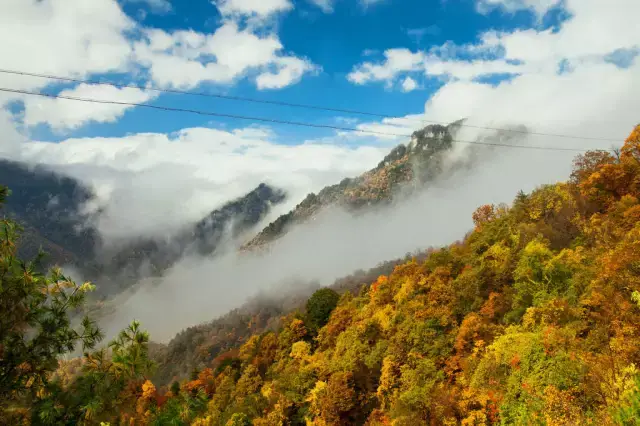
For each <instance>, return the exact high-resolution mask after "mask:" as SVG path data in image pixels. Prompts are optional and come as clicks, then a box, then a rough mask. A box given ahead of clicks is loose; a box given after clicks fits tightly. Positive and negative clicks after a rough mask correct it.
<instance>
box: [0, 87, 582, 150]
mask: <svg viewBox="0 0 640 426" xmlns="http://www.w3.org/2000/svg"><path fill="white" fill-rule="evenodd" d="M0 92H7V93H16V94H21V95H30V96H41V97H46V98H53V99H67V100H71V101H79V102H89V103H96V104H108V105H122V106H133V107H141V108H149V109H154V110H161V111H170V112H184V113H191V114H198V115H207V116H213V117H223V118H234V119H239V120H250V121H262V122H266V123H276V124H288V125H293V126H303V127H314V128H321V129H332V130H341V131H347V132H359V133H369V134H374V135H384V136H396V137H411V135H410V134H401V133H388V132H380V131H376V130H366V129H357V128H352V127H341V126H333V125H329V124H315V123H305V122H301V121H289V120H279V119H273V118H265V117H253V116H246V115H235V114H226V113H221V112H213V111H203V110H195V109H185V108H173V107H165V106H159V105H149V104H141V103H135V102H123V101H108V100H101V99H91V98H80V97H75V96H66V95H53V94H48V93H38V92H30V91H28V90H18V89H9V88H4V87H0ZM451 142H453V143H463V144H469V145H485V146H500V147H507V148H524V149H537V150H548V151H572V152H587V151H592V150H590V149H579V148H561V147H552V146H535V145H512V144H506V143H498V142H479V141H462V140H455V139H454V140H452V141H451Z"/></svg>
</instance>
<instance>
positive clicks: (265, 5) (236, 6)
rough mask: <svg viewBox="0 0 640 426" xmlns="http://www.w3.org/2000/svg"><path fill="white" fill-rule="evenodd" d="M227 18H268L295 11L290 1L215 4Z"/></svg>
mask: <svg viewBox="0 0 640 426" xmlns="http://www.w3.org/2000/svg"><path fill="white" fill-rule="evenodd" d="M213 3H214V4H215V5H216V6H217V7H218V9H219V10H220V13H221V14H222V15H225V16H247V15H248V16H252V15H253V16H257V17H260V18H265V17H268V16H270V15H272V14H274V13H279V12H286V11H288V10H291V9H293V4H292V3H291V2H290V1H289V0H217V1H214V2H213Z"/></svg>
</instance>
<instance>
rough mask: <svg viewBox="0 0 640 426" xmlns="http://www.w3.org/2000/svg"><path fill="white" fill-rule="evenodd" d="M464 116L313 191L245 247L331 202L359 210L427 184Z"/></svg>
mask: <svg viewBox="0 0 640 426" xmlns="http://www.w3.org/2000/svg"><path fill="white" fill-rule="evenodd" d="M461 124H462V120H460V121H457V122H454V123H452V124H450V125H448V126H442V125H437V124H435V125H429V126H426V127H425V128H423V129H421V130H418V131H415V132H413V134H412V136H411V140H410V142H409V143H408V144H407V145H404V144H400V145H398V146H397V147H395V148H394V149H393V150H391V152H390V153H389V154H388V155H387V156H386V157H384V159H383V160H382V161H380V163H379V164H378V165H377V166H376V167H375V168H373V169H371V170H369V171H367V172H365V173H364V174H362V175H361V176H358V177H356V178H346V179H343V180H342V181H341V182H340V183H338V184H336V185H332V186H328V187H325V188H323V189H322V190H321V191H320V192H319V193H318V194H317V195H316V194H314V193H311V194H309V195H307V197H306V198H305V199H304V200H303V201H302V202H301V203H300V204H298V205H297V206H296V207H295V208H294V209H293V210H291V211H290V212H288V213H286V214H284V215H282V216H280V217H278V218H277V219H276V220H275V221H273V222H271V223H270V224H269V225H267V226H266V227H265V228H264V229H263V230H262V231H261V232H260V233H259V234H258V235H256V236H255V237H254V238H252V239H251V240H250V241H248V242H247V243H245V244H244V245H243V249H244V250H253V249H259V248H261V247H264V246H265V245H267V244H269V243H270V242H273V241H275V240H276V239H278V238H280V237H282V236H283V235H284V234H286V232H287V231H288V230H289V229H290V228H291V226H293V225H296V224H300V223H303V222H306V221H308V220H309V219H310V218H312V217H313V216H315V215H316V214H317V213H319V212H320V211H322V210H325V209H326V208H328V207H330V206H340V207H342V208H345V209H347V210H348V211H354V212H355V211H358V210H362V209H365V208H368V207H371V206H374V205H381V204H388V203H391V202H392V201H393V200H394V198H397V197H399V196H402V195H407V192H411V191H412V190H414V189H416V188H420V187H422V186H424V185H425V184H426V183H427V182H429V181H431V180H433V179H434V178H435V177H437V176H439V175H441V174H442V172H443V168H444V164H443V160H444V155H445V153H446V152H447V151H448V150H450V149H451V147H452V144H453V137H454V135H455V133H456V132H457V131H458V129H459V128H460V125H461Z"/></svg>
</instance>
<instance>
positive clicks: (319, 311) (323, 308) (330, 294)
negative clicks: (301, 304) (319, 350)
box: [306, 287, 340, 331]
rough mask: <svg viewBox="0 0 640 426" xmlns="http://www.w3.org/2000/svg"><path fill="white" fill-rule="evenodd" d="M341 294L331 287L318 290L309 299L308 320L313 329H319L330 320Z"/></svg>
mask: <svg viewBox="0 0 640 426" xmlns="http://www.w3.org/2000/svg"><path fill="white" fill-rule="evenodd" d="M339 300H340V295H339V294H338V293H336V292H335V291H334V290H332V289H330V288H327V287H325V288H321V289H320V290H317V291H316V292H315V293H313V295H312V296H311V297H310V298H309V300H308V301H307V309H306V313H307V322H308V323H309V325H310V326H311V328H312V329H313V330H316V331H317V330H319V329H320V328H322V327H324V325H325V324H326V323H327V322H329V316H330V315H331V312H332V311H333V310H334V309H335V307H336V306H337V305H338V301H339Z"/></svg>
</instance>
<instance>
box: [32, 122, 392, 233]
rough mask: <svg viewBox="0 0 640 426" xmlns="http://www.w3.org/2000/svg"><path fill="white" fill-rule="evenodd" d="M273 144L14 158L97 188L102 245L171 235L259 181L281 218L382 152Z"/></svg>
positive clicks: (87, 150)
mask: <svg viewBox="0 0 640 426" xmlns="http://www.w3.org/2000/svg"><path fill="white" fill-rule="evenodd" d="M274 138H275V135H274V134H272V133H271V132H270V131H268V130H266V129H264V128H253V127H251V128H245V129H239V130H233V131H223V130H217V129H212V128H189V129H184V130H182V131H180V132H178V133H176V134H173V135H166V134H159V133H148V134H134V135H130V136H126V137H122V138H83V139H69V140H66V141H62V142H60V143H49V142H29V143H25V144H23V148H22V154H21V157H20V158H22V159H23V160H25V161H28V162H38V163H44V164H49V165H52V166H54V167H59V168H60V169H61V170H62V171H64V172H65V173H67V174H71V175H72V176H75V177H77V178H78V179H80V180H81V181H83V182H86V183H88V184H90V185H91V186H92V187H94V188H96V189H97V190H98V192H99V193H100V194H101V196H102V202H103V203H106V205H107V207H106V211H105V212H104V214H102V215H101V216H100V220H99V222H98V227H99V229H100V230H101V231H102V233H103V235H105V237H106V238H107V239H108V240H109V239H110V240H119V239H122V238H131V237H135V236H137V235H157V234H159V233H165V232H170V231H171V230H175V229H178V228H180V227H181V226H184V225H185V224H187V223H191V222H194V221H196V220H198V219H200V218H201V217H203V215H204V214H206V213H208V212H210V211H211V210H213V209H214V208H216V207H218V206H220V205H222V204H224V203H225V202H227V201H229V200H230V199H233V198H234V197H238V196H241V195H243V194H245V193H246V192H248V191H250V190H251V189H253V188H254V187H255V186H256V185H258V184H259V183H260V182H268V183H271V184H273V185H275V186H278V187H281V188H284V189H286V190H288V191H289V193H290V195H291V198H290V199H289V204H288V205H286V206H284V207H283V208H281V209H280V210H278V214H280V213H284V212H285V210H284V209H289V208H291V207H293V206H295V204H297V203H299V202H300V200H301V199H302V198H303V197H304V196H305V195H306V194H307V193H308V192H311V191H318V190H319V189H321V188H322V187H324V186H325V185H329V184H333V183H335V182H338V181H340V180H341V179H343V178H344V177H347V176H356V175H358V174H360V173H362V172H363V171H365V170H367V169H369V168H371V167H373V166H375V165H376V164H377V162H378V161H379V160H380V158H381V157H382V156H383V155H384V154H385V153H386V151H387V148H380V147H375V146H364V145H359V146H357V147H349V146H337V145H335V144H333V145H332V144H322V143H317V142H315V141H308V142H306V143H303V144H299V145H282V144H278V143H277V141H275V140H274ZM167 200H171V202H167Z"/></svg>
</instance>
